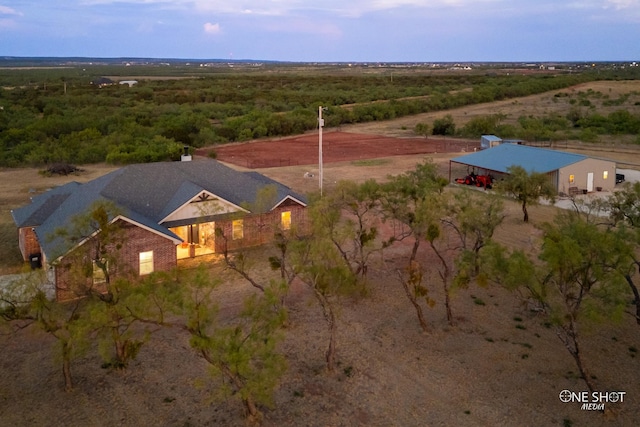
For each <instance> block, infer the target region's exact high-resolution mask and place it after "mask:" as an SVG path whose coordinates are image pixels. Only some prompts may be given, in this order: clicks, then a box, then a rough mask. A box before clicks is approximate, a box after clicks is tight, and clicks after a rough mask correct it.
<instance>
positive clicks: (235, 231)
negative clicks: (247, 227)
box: [231, 219, 244, 240]
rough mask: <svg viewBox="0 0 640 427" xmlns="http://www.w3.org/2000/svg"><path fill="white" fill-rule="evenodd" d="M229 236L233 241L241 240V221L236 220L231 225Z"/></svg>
mask: <svg viewBox="0 0 640 427" xmlns="http://www.w3.org/2000/svg"><path fill="white" fill-rule="evenodd" d="M231 227H232V230H231V235H232V237H233V240H238V239H242V238H243V237H244V230H243V224H242V220H241V219H236V220H234V221H233V222H232V223H231Z"/></svg>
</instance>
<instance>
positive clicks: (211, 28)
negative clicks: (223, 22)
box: [204, 22, 222, 34]
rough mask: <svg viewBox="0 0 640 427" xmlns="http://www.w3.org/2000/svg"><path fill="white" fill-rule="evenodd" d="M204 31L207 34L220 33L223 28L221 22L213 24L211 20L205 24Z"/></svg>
mask: <svg viewBox="0 0 640 427" xmlns="http://www.w3.org/2000/svg"><path fill="white" fill-rule="evenodd" d="M204 32H205V33H207V34H220V33H221V32H222V29H221V28H220V24H212V23H211V22H207V23H206V24H204Z"/></svg>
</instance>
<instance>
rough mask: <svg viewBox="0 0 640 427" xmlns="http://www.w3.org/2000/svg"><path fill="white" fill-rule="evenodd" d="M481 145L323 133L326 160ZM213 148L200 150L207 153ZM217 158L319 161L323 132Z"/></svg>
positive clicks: (225, 149)
mask: <svg viewBox="0 0 640 427" xmlns="http://www.w3.org/2000/svg"><path fill="white" fill-rule="evenodd" d="M479 148H480V141H479V140H461V139H444V138H440V139H438V138H424V137H422V138H416V137H414V138H394V137H389V136H383V135H371V134H359V133H351V132H339V131H335V132H323V137H322V159H323V162H324V163H335V162H342V161H347V160H349V161H355V160H366V159H377V158H382V157H391V156H406V155H414V154H431V153H463V152H472V151H474V150H477V149H479ZM210 150H212V149H202V150H197V151H196V154H198V155H203V156H205V155H207V154H208V151H210ZM215 152H216V154H217V159H218V160H221V161H223V162H227V163H232V164H235V165H238V166H242V167H246V168H251V169H257V168H269V167H282V166H297V165H312V164H316V165H317V164H318V163H319V135H318V133H317V132H316V133H314V134H305V135H302V136H296V137H293V138H284V139H278V140H269V141H255V142H250V143H244V144H232V145H224V146H219V147H216V148H215Z"/></svg>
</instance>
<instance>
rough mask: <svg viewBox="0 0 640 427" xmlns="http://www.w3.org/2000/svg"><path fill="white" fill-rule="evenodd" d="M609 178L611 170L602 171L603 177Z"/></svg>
mask: <svg viewBox="0 0 640 427" xmlns="http://www.w3.org/2000/svg"><path fill="white" fill-rule="evenodd" d="M607 178H609V171H604V172H602V179H607Z"/></svg>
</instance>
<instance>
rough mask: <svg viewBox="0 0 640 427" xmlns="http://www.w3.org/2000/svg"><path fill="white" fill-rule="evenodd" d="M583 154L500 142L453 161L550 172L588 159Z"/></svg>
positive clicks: (494, 168)
mask: <svg viewBox="0 0 640 427" xmlns="http://www.w3.org/2000/svg"><path fill="white" fill-rule="evenodd" d="M587 158H588V157H587V156H584V155H582V154H574V153H565V152H562V151H555V150H548V149H544V148H535V147H529V146H526V145H518V144H500V145H498V146H496V147H493V148H488V149H486V150H482V151H478V152H476V153H472V154H467V155H466V156H461V157H457V158H456V159H455V160H452V162H455V163H462V164H465V165H470V166H475V167H478V168H482V169H486V170H490V171H495V172H503V173H508V172H507V169H508V168H509V167H511V166H522V167H523V168H524V169H525V170H526V171H527V172H528V173H532V172H536V173H548V172H553V171H556V170H558V169H560V168H563V167H565V166H568V165H571V164H573V163H577V162H580V161H582V160H584V159H587Z"/></svg>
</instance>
